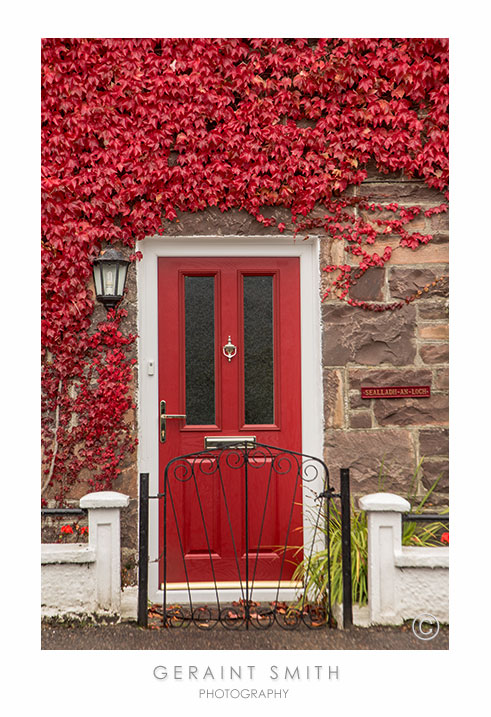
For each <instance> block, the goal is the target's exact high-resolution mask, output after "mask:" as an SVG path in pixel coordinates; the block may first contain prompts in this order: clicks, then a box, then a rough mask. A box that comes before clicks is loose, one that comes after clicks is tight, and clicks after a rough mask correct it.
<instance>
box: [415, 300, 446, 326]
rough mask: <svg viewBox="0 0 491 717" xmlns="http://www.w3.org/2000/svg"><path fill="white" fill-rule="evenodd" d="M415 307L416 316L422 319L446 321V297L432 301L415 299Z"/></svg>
mask: <svg viewBox="0 0 491 717" xmlns="http://www.w3.org/2000/svg"><path fill="white" fill-rule="evenodd" d="M416 309H417V311H418V318H419V319H421V320H422V321H431V320H432V319H436V320H438V319H440V320H442V321H443V320H447V321H448V301H447V300H446V299H440V300H438V299H437V300H436V301H433V300H431V299H424V298H422V299H419V300H418V301H417V303H416Z"/></svg>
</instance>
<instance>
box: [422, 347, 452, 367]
mask: <svg viewBox="0 0 491 717" xmlns="http://www.w3.org/2000/svg"><path fill="white" fill-rule="evenodd" d="M419 355H420V358H421V360H422V361H423V363H426V364H435V363H448V343H442V344H421V346H420V347H419Z"/></svg>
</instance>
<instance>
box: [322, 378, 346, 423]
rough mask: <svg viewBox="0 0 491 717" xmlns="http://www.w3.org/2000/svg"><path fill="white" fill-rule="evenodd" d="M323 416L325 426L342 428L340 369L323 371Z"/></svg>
mask: <svg viewBox="0 0 491 717" xmlns="http://www.w3.org/2000/svg"><path fill="white" fill-rule="evenodd" d="M324 416H325V419H324V420H325V425H326V428H343V426H344V380H343V372H342V371H340V370H336V369H332V370H325V371H324Z"/></svg>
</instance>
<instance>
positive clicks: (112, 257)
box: [93, 247, 130, 310]
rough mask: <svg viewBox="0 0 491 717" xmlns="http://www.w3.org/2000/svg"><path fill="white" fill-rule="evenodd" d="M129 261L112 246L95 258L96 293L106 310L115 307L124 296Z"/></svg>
mask: <svg viewBox="0 0 491 717" xmlns="http://www.w3.org/2000/svg"><path fill="white" fill-rule="evenodd" d="M129 263H130V262H129V261H128V260H127V259H125V258H124V256H123V255H122V254H121V252H120V251H118V250H117V249H113V248H112V247H111V248H110V249H106V251H105V252H104V253H101V254H100V256H98V257H97V259H94V268H93V272H94V285H95V294H96V297H97V300H98V301H100V302H102V303H103V304H104V306H105V307H106V310H108V309H113V308H114V307H115V306H116V305H117V304H118V303H119V302H120V301H121V299H122V298H123V293H124V287H125V284H126V274H127V272H128V266H129Z"/></svg>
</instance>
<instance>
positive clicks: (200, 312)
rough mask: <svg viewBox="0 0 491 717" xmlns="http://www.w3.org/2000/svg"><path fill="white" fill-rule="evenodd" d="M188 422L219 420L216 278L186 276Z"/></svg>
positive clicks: (199, 422)
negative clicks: (216, 417) (216, 407)
mask: <svg viewBox="0 0 491 717" xmlns="http://www.w3.org/2000/svg"><path fill="white" fill-rule="evenodd" d="M184 309H185V342H186V415H187V419H186V423H187V424H194V425H196V424H198V425H200V424H215V278H214V277H213V276H186V277H185V279H184Z"/></svg>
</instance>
